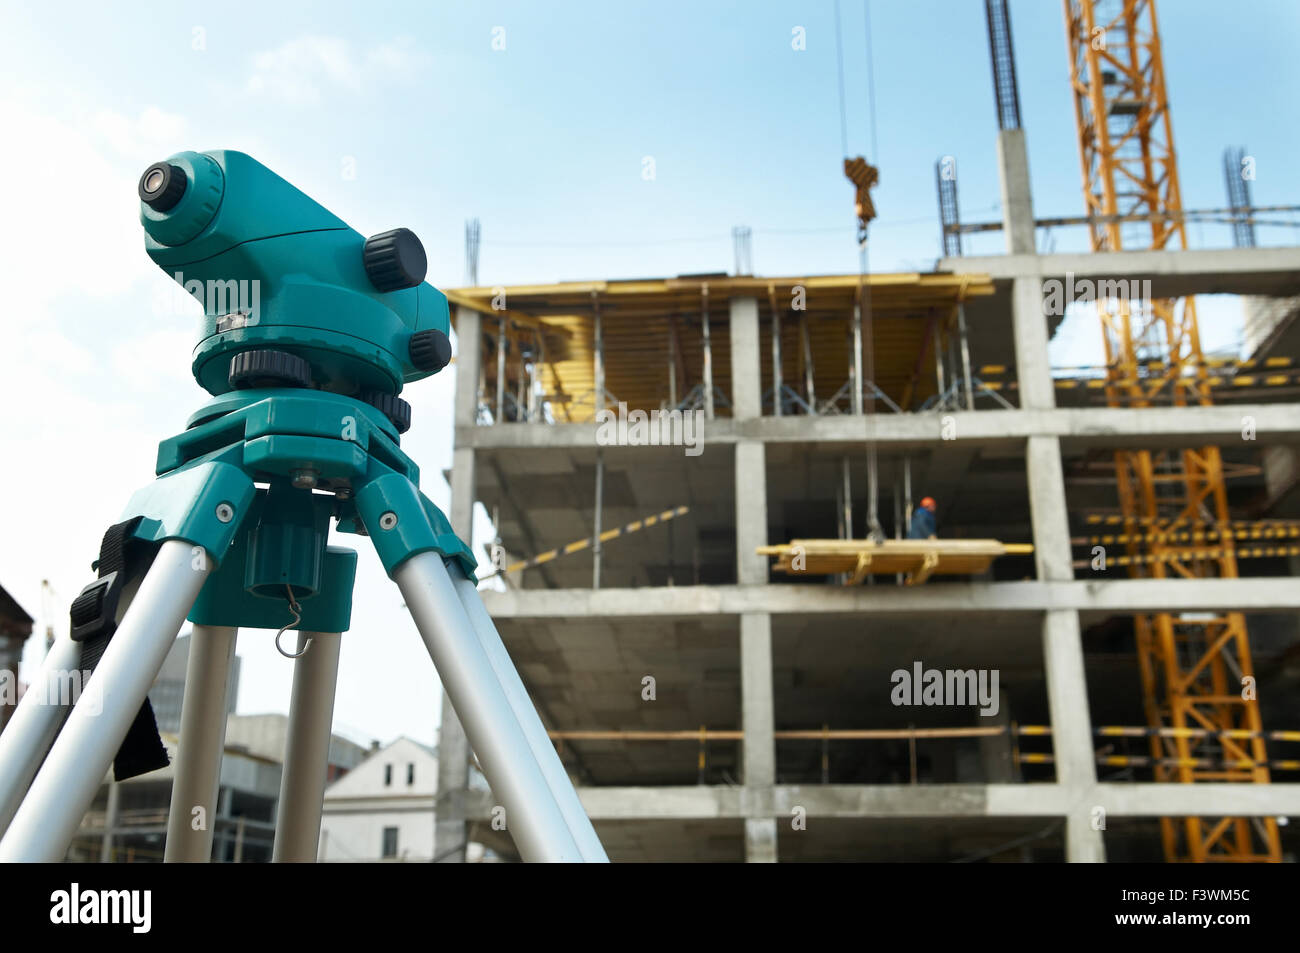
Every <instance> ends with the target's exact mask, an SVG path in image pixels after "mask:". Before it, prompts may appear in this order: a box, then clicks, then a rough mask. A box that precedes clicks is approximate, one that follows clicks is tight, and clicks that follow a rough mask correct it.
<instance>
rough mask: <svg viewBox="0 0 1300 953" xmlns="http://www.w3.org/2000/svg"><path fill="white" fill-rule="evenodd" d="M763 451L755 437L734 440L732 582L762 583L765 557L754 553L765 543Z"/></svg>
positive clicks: (765, 508) (764, 466) (765, 487)
mask: <svg viewBox="0 0 1300 953" xmlns="http://www.w3.org/2000/svg"><path fill="white" fill-rule="evenodd" d="M766 459H767V454H766V452H765V450H764V448H763V444H762V443H761V442H760V441H757V440H740V441H738V442H737V443H736V582H738V583H739V584H740V585H742V586H744V585H762V584H763V583H766V582H767V579H768V558H767V557H766V556H760V555H758V554H757V553H756V552H754V550H755V549H757V548H758V547H759V546H765V545H767V465H766Z"/></svg>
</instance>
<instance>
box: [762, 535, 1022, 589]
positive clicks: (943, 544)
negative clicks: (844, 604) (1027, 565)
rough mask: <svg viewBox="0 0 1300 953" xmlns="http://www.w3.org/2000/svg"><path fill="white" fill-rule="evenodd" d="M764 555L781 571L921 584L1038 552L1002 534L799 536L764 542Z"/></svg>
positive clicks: (850, 581)
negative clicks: (900, 577) (959, 536)
mask: <svg viewBox="0 0 1300 953" xmlns="http://www.w3.org/2000/svg"><path fill="white" fill-rule="evenodd" d="M755 551H756V552H757V553H758V554H759V555H761V556H776V557H777V561H776V565H775V566H773V567H772V568H773V569H775V570H776V571H777V572H784V573H789V574H790V575H813V576H829V575H839V574H841V573H844V574H847V575H848V579H847V580H846V583H845V584H846V585H850V586H852V585H857V584H858V583H860V582H862V580H863V579H865V578H866V577H867V576H892V575H897V574H899V573H902V574H904V575H906V576H907V584H908V585H910V586H915V585H920V584H921V583H924V582H925V581H926V580H928V579H929V578H930V577H931V576H936V575H937V576H972V575H975V574H977V573H982V572H984V571H985V570H987V569H988V568H989V565H990V564H991V563H992V562H993V560H995V559H997V558H998V557H999V556H1008V555H1023V554H1027V553H1032V552H1033V551H1034V547H1033V546H1031V545H1030V544H1028V543H1003V542H999V541H998V540H996V539H887V540H885V541H883V542H880V543H873V542H872V541H871V540H869V539H793V540H791V541H790V542H788V543H783V544H780V545H776V546H760V547H758V549H757V550H755Z"/></svg>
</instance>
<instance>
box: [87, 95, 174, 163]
mask: <svg viewBox="0 0 1300 953" xmlns="http://www.w3.org/2000/svg"><path fill="white" fill-rule="evenodd" d="M187 126H188V123H186V121H185V117H183V116H177V115H174V114H172V113H167V112H163V111H162V110H161V109H159V108H158V107H156V106H150V107H148V108H147V109H145V110H144V111H143V112H142V113H140V115H139V116H136V117H135V118H131V117H130V116H123V115H122V114H121V113H118V112H114V111H112V110H111V109H103V110H100V111H99V112H98V113H96V114H95V118H94V120H93V121H92V127H93V128H94V130H95V131H96V132H97V133H98V134H99V135H100V136H101V137H102V138H103V140H104V141H105V142H107V143H108V144H109V145H110V146H112V147H113V149H114V150H115V151H116V152H117V153H118V154H119V155H120V156H122V157H124V158H128V159H134V160H136V161H138V162H144V163H146V164H147V163H149V162H154V161H157V160H158V159H160V158H162V157H163V156H168V155H171V154H172V153H174V152H176V151H178V149H179V145H178V143H180V142H182V141H183V140H184V138H185V136H186V135H187Z"/></svg>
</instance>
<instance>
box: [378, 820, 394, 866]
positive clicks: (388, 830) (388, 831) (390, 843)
mask: <svg viewBox="0 0 1300 953" xmlns="http://www.w3.org/2000/svg"><path fill="white" fill-rule="evenodd" d="M380 856H382V857H384V858H385V859H386V858H389V857H396V856H397V828H396V827H385V828H384V852H383V854H381V855H380Z"/></svg>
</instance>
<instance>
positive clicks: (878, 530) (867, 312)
mask: <svg viewBox="0 0 1300 953" xmlns="http://www.w3.org/2000/svg"><path fill="white" fill-rule="evenodd" d="M862 22H863V45H864V47H865V50H866V59H867V133H868V139H869V141H870V143H871V154H872V157H873V158H878V152H877V149H878V143H877V137H876V82H875V59H874V57H873V56H872V43H871V4H870V0H862ZM835 53H836V65H837V67H838V69H837V73H838V76H839V94H840V145H841V147H842V149H843V152H844V161H845V164H846V167H847V165H848V163H849V161H850V160H849V143H848V107H847V105H846V102H847V101H846V97H845V86H844V43H843V38H842V26H841V22H840V3H839V0H835ZM869 223H870V219H869V217H867V216H861V217H860V221H859V233H858V295H857V309H858V315H857V318H858V321H857V324H858V330H859V332H860V336H859V337H858V339H857V340H855V341H854V346H855V347H859V348H860V347H861V345H862V343H863V342H864V341H865V344H866V356H865V367H863V371H864V372H865V373H864V376H865V378H866V381H863V380H861V379H860V380H858V381H857V382H856V385H855V386H856V387H858V388H861V387H862V386H863V384H864V383H866V382H870V384H871V394H870V397H869V399H868V400H866V402H865V404H864V410H865V412H866V413H867V414H868V415H872V416H874V414H875V410H876V383H875V379H876V355H875V351H876V349H875V334H874V322H873V321H872V311H871V291H870V287H869V285H868V284H867V280H866V279H867V271H868V267H869V255H868V226H869ZM861 355H862V352H861V351H860V350H859V352H858V354H856V355H855V363H856V361H857V360H858V359H860V358H861ZM862 400H863V395H862V394H861V392H859V393H858V394H857V395H855V398H854V401H853V403H855V404H856V403H858V402H859V401H862ZM871 431H872V428H871V427H868V436H867V439H866V445H867V537H868V538H869V539H872V540H875V541H877V542H879V541H882V540H883V539H884V538H885V533H884V529H883V528H882V527H881V525H880V509H879V496H880V486H879V484H880V481H879V477H878V465H877V459H876V441H875V439H874V435H873V434H872V432H871ZM849 536H850V537H851V536H852V529H851V528H850V530H849Z"/></svg>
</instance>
